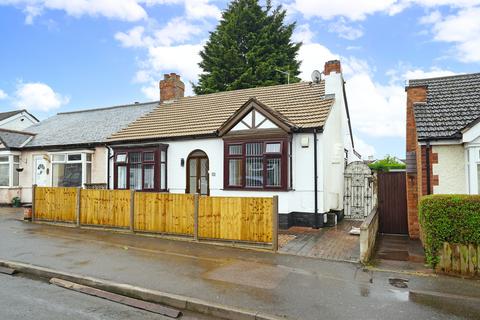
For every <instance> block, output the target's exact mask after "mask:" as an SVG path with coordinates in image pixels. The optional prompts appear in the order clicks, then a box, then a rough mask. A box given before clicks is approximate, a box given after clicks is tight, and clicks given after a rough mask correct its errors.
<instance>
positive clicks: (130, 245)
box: [0, 208, 480, 320]
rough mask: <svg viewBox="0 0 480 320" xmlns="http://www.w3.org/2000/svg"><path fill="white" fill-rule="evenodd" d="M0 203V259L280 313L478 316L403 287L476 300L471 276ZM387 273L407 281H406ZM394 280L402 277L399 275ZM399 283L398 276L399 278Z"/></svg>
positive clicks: (477, 286)
mask: <svg viewBox="0 0 480 320" xmlns="http://www.w3.org/2000/svg"><path fill="white" fill-rule="evenodd" d="M20 216H21V213H20V212H19V211H15V210H13V209H8V208H2V209H0V258H1V259H7V260H13V261H18V262H23V263H31V264H34V265H39V266H43V267H48V268H52V269H57V270H60V271H64V272H72V273H76V274H82V275H86V276H91V277H96V278H99V279H105V280H109V281H115V282H119V283H125V284H130V285H135V286H139V287H143V288H147V289H151V290H158V291H162V292H168V293H171V294H177V295H184V296H187V297H192V298H197V299H202V300H205V301H210V302H212V303H217V304H224V305H228V306H232V307H238V308H246V309H250V310H256V311H259V312H264V313H267V314H272V315H277V316H279V317H285V318H287V319H302V320H308V319H312V320H313V319H352V318H355V319H386V318H388V319H479V317H480V313H478V311H477V310H476V309H473V308H465V309H462V308H458V304H456V305H451V304H449V303H445V301H442V300H441V299H438V298H432V299H429V298H428V297H427V298H425V299H421V302H414V301H411V300H410V299H409V289H412V290H417V291H425V292H440V293H445V294H455V295H459V294H461V295H466V296H470V297H476V298H480V282H479V281H475V280H464V279H459V278H452V277H445V276H434V275H431V274H430V275H423V274H417V273H409V272H402V271H401V270H382V271H379V270H376V269H365V268H364V267H362V266H361V265H359V264H354V263H344V262H334V261H326V260H320V259H314V258H309V257H301V256H293V255H282V254H273V253H270V252H264V251H255V250H247V249H240V248H231V247H224V246H214V245H208V244H201V243H192V242H183V241H173V240H165V239H159V238H155V237H145V236H137V235H132V234H126V233H125V234H122V233H116V232H110V231H102V230H89V229H76V228H68V227H60V226H51V225H42V224H31V223H26V222H20V221H18V220H17V219H18V218H19V217H20ZM393 278H401V279H404V280H407V281H408V282H406V283H407V285H408V288H401V287H399V286H396V283H397V281H392V279H393ZM400 282H402V281H400ZM403 283H404V282H403Z"/></svg>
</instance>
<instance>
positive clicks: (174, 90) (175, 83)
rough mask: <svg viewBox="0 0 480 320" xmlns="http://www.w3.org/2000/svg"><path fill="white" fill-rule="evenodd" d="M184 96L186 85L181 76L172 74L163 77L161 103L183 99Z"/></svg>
mask: <svg viewBox="0 0 480 320" xmlns="http://www.w3.org/2000/svg"><path fill="white" fill-rule="evenodd" d="M184 94H185V84H184V83H183V82H182V80H180V76H179V75H177V74H176V73H174V72H172V73H170V74H165V75H164V76H163V80H161V81H160V103H162V102H164V101H171V100H177V99H180V98H183V96H184Z"/></svg>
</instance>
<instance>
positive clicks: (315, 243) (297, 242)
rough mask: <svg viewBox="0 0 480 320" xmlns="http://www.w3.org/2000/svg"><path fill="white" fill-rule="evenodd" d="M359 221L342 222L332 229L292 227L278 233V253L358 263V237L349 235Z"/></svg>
mask: <svg viewBox="0 0 480 320" xmlns="http://www.w3.org/2000/svg"><path fill="white" fill-rule="evenodd" d="M361 224H362V222H361V221H355V220H345V219H344V220H342V221H340V223H338V224H337V225H336V226H334V227H327V228H320V229H317V230H316V229H312V228H302V227H292V228H290V229H288V230H284V231H281V232H280V235H279V243H280V249H279V251H280V252H282V253H290V254H296V255H300V256H306V257H314V258H322V259H331V260H339V261H351V262H359V261H360V236H358V235H351V234H349V231H350V229H351V228H352V227H357V228H358V227H360V225H361Z"/></svg>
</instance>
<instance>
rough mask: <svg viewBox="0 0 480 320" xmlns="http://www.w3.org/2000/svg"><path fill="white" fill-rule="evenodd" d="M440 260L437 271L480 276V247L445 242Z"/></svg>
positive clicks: (440, 253)
mask: <svg viewBox="0 0 480 320" xmlns="http://www.w3.org/2000/svg"><path fill="white" fill-rule="evenodd" d="M439 258H440V259H439V263H438V265H437V271H440V272H445V273H451V274H460V275H464V276H475V275H480V262H479V258H480V246H475V245H472V244H469V245H462V244H450V243H447V242H445V243H444V244H443V247H442V248H441V249H440V252H439Z"/></svg>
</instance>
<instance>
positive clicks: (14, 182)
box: [0, 110, 38, 203]
mask: <svg viewBox="0 0 480 320" xmlns="http://www.w3.org/2000/svg"><path fill="white" fill-rule="evenodd" d="M35 123H38V119H37V118H35V117H34V116H33V115H32V114H30V113H29V112H28V111H27V110H15V111H8V112H1V113H0V203H10V202H11V201H12V199H13V198H15V197H20V196H21V188H20V187H19V183H18V179H19V176H18V175H19V172H18V171H17V168H18V166H19V159H20V154H21V152H20V149H21V148H22V147H23V145H24V144H25V142H28V141H29V139H30V138H31V137H32V136H31V135H30V134H28V133H25V132H22V131H21V130H24V129H25V128H27V127H30V126H31V125H33V124H35Z"/></svg>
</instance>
